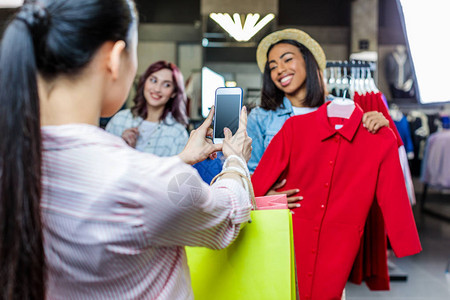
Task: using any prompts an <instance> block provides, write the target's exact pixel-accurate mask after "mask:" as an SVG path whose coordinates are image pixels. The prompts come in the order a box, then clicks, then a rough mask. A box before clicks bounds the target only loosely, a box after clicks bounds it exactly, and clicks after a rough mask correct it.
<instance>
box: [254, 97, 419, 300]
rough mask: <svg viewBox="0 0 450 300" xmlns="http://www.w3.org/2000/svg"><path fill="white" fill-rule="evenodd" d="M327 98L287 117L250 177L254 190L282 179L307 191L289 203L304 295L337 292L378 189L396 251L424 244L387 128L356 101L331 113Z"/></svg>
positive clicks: (263, 189)
mask: <svg viewBox="0 0 450 300" xmlns="http://www.w3.org/2000/svg"><path fill="white" fill-rule="evenodd" d="M328 104H329V103H327V104H324V105H322V106H321V107H320V108H319V109H318V110H317V111H315V112H313V113H310V114H307V115H302V116H295V117H291V118H289V119H288V120H287V121H286V122H285V124H284V126H283V127H282V128H281V130H280V131H279V133H278V134H277V135H276V136H275V137H274V138H273V140H272V141H271V142H270V144H269V146H268V147H267V149H266V151H265V153H264V155H263V157H262V159H261V161H260V163H259V164H258V167H257V168H256V170H255V172H254V174H253V176H252V183H253V185H254V190H255V194H256V196H262V195H265V194H266V193H267V191H268V190H269V189H270V188H271V187H272V186H273V185H274V184H275V183H276V182H277V181H278V180H280V179H282V178H286V184H285V186H284V187H283V189H294V188H299V189H300V193H299V195H302V196H303V197H304V200H303V201H301V202H300V204H301V207H299V208H295V209H293V212H294V214H293V226H294V227H293V229H294V245H295V256H296V264H297V278H298V285H299V291H300V298H301V299H314V300H321V299H326V300H329V299H340V297H341V294H342V291H343V289H344V287H345V283H346V281H347V279H348V276H349V273H350V270H351V267H352V265H353V261H354V259H355V256H356V254H357V252H358V249H359V245H360V238H361V236H362V234H363V231H364V224H365V221H366V218H367V214H368V211H369V209H370V207H371V205H372V202H373V200H374V198H375V196H376V199H377V201H378V203H379V206H380V208H381V211H382V213H383V217H384V221H385V224H386V229H387V233H388V236H389V239H390V241H391V244H392V248H393V250H394V252H395V254H396V255H397V256H398V257H402V256H406V255H412V254H416V253H418V252H420V251H421V249H422V248H421V245H420V241H419V237H418V234H417V229H416V226H415V222H414V218H413V215H412V211H411V205H410V204H409V200H408V196H407V193H406V188H405V183H404V179H403V173H402V170H401V167H400V162H399V156H398V150H397V141H396V139H395V137H394V134H393V133H392V130H391V129H389V128H386V127H383V128H381V129H380V130H379V132H378V133H377V134H372V133H369V132H368V131H367V130H366V129H365V128H363V126H362V122H361V119H362V115H363V113H362V110H361V108H360V107H359V106H358V105H356V108H355V110H354V111H353V113H352V115H351V117H350V118H349V119H341V118H328V116H327V105H328ZM336 125H343V127H342V128H341V129H336V128H339V127H336Z"/></svg>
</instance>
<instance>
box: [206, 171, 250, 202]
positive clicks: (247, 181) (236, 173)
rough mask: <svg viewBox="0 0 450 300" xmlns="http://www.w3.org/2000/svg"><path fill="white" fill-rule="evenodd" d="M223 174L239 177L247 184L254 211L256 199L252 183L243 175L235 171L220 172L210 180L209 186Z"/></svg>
mask: <svg viewBox="0 0 450 300" xmlns="http://www.w3.org/2000/svg"><path fill="white" fill-rule="evenodd" d="M224 174H235V175H239V177H241V178H242V179H244V181H245V182H246V183H247V186H248V194H249V196H250V201H251V202H252V209H253V210H256V199H255V191H254V190H253V185H252V182H251V181H250V179H249V178H248V177H247V176H245V175H244V174H242V173H240V172H238V171H235V170H223V171H222V172H220V173H219V174H217V175H216V176H215V177H214V178H213V179H212V180H211V183H210V185H212V184H213V183H214V182H216V180H217V179H218V178H219V177H220V176H222V175H224Z"/></svg>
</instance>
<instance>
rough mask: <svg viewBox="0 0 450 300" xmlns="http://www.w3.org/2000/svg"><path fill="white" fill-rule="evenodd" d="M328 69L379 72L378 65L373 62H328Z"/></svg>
mask: <svg viewBox="0 0 450 300" xmlns="http://www.w3.org/2000/svg"><path fill="white" fill-rule="evenodd" d="M326 66H327V68H350V69H351V68H369V69H370V71H376V70H377V64H376V63H375V62H372V61H363V60H352V61H327V65H326Z"/></svg>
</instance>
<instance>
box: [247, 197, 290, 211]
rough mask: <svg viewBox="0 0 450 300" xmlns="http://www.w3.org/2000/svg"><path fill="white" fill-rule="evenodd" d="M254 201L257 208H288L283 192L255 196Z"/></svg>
mask: <svg viewBox="0 0 450 300" xmlns="http://www.w3.org/2000/svg"><path fill="white" fill-rule="evenodd" d="M255 201H256V209H257V210H265V209H288V205H287V196H286V195H285V194H281V195H271V196H263V197H255Z"/></svg>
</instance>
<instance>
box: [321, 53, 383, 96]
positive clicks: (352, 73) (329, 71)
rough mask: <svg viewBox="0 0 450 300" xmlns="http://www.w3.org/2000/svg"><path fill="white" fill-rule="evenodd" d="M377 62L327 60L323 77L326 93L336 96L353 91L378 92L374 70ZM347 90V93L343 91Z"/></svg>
mask: <svg viewBox="0 0 450 300" xmlns="http://www.w3.org/2000/svg"><path fill="white" fill-rule="evenodd" d="M376 70H377V64H376V63H375V62H372V61H362V60H351V61H327V64H326V69H325V70H324V73H323V74H324V78H325V81H326V83H327V90H328V93H329V94H331V95H334V96H336V97H343V96H344V95H346V94H347V95H350V97H353V94H354V93H355V92H359V93H360V94H361V93H364V92H368V91H373V92H375V93H376V92H378V88H377V87H376V86H377V84H376V82H375V80H374V78H376V76H375V72H376ZM345 91H347V93H346V92H345Z"/></svg>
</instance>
